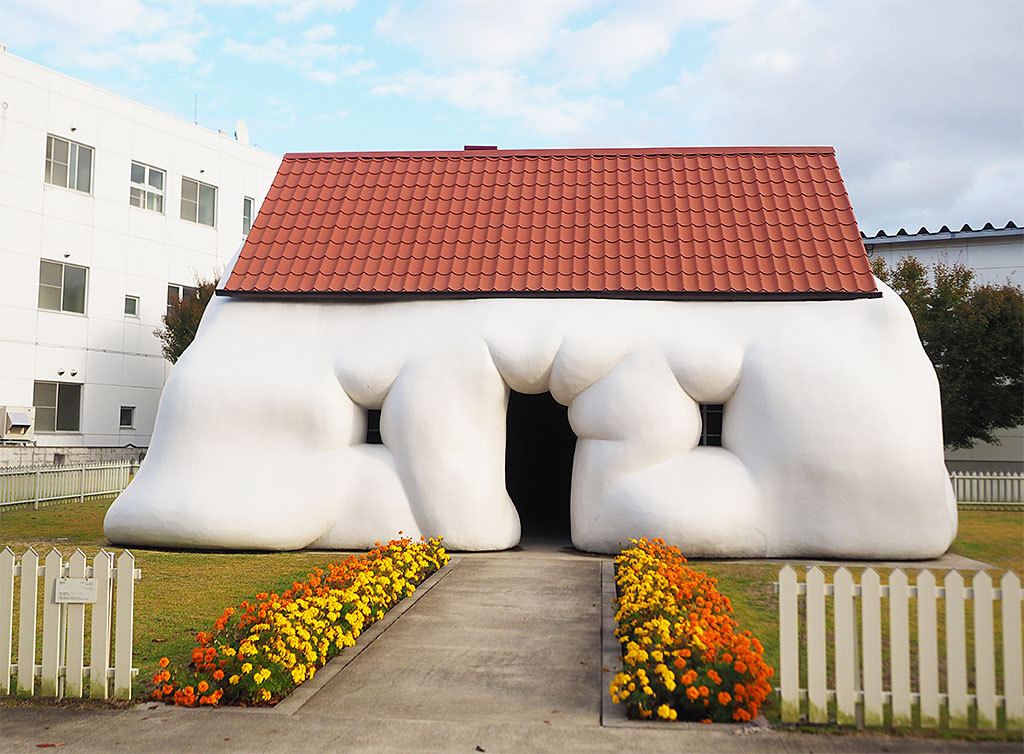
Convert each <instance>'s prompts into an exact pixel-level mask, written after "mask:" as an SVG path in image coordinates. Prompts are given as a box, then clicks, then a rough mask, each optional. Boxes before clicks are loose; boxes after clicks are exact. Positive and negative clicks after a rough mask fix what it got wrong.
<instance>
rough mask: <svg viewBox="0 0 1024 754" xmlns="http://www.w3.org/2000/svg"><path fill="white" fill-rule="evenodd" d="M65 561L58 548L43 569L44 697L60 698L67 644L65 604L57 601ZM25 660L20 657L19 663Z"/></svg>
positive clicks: (48, 557)
mask: <svg viewBox="0 0 1024 754" xmlns="http://www.w3.org/2000/svg"><path fill="white" fill-rule="evenodd" d="M62 565H63V559H62V558H61V554H60V552H59V551H58V550H57V549H56V548H54V549H52V550H50V552H49V553H47V555H46V567H45V568H44V569H43V673H42V680H41V681H40V683H39V693H40V694H42V695H43V696H58V695H59V688H58V679H59V677H60V664H61V663H60V661H61V658H62V657H63V654H64V653H63V651H62V650H63V649H64V647H63V644H64V641H63V639H64V630H63V629H64V617H65V616H64V613H65V609H64V605H58V604H57V602H56V601H55V600H54V598H53V594H54V586H55V585H56V582H57V579H58V578H59V577H60V576H62V575H63V574H62V573H61V571H62V570H63V568H62V567H61V566H62ZM20 659H21V658H20V657H19V660H20Z"/></svg>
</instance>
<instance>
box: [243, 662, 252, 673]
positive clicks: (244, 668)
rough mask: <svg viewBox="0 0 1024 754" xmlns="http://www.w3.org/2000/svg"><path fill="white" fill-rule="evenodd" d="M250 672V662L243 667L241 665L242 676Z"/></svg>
mask: <svg viewBox="0 0 1024 754" xmlns="http://www.w3.org/2000/svg"><path fill="white" fill-rule="evenodd" d="M251 670H252V663H251V662H247V663H245V664H244V665H242V675H245V674H246V673H248V672H250V671H251Z"/></svg>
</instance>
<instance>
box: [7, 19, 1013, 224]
mask: <svg viewBox="0 0 1024 754" xmlns="http://www.w3.org/2000/svg"><path fill="white" fill-rule="evenodd" d="M0 42H2V43H5V44H6V45H7V49H8V51H9V52H10V53H13V54H15V55H18V56H20V57H23V58H26V59H28V60H32V61H34V62H37V63H40V64H42V65H45V66H48V67H51V68H54V69H56V70H58V71H60V72H62V73H66V74H68V75H71V76H74V77H75V78H78V79H81V80H83V81H87V82H89V83H92V84H95V85H97V86H100V87H102V88H104V89H107V90H110V91H113V92H115V93H117V94H120V95H122V96H125V97H128V98H130V99H133V100H136V101H138V102H142V103H144V104H146V105H149V106H151V107H154V108H156V109H158V110H161V111H163V112H166V113H170V114H172V115H177V116H179V117H182V118H185V119H187V120H189V121H192V120H193V119H196V120H197V122H198V123H199V124H200V125H202V126H205V127H208V128H211V129H215V130H216V129H220V128H223V129H225V130H227V131H229V132H232V131H234V128H235V123H236V121H237V119H239V118H243V119H244V120H245V122H246V123H247V125H248V128H249V133H250V135H251V139H252V142H253V143H254V144H256V145H258V146H260V147H261V148H263V149H266V150H268V151H271V152H274V153H276V154H284V153H285V152H303V151H358V150H416V149H428V150H433V149H461V148H462V147H463V146H464V145H466V144H489V145H497V146H499V147H501V148H581V147H644V146H752V145H759V146H760V145H789V146H798V145H830V146H834V147H835V148H836V154H837V157H838V160H839V165H840V169H841V171H842V173H843V176H844V179H845V181H846V185H847V189H848V190H849V193H850V198H851V201H852V202H853V207H854V211H855V213H856V215H857V218H858V221H859V224H860V226H861V229H862V230H864V231H865V232H867V233H869V234H872V233H874V232H875V231H876V230H878V229H885V230H887V231H888V232H893V231H895V230H897V229H898V228H900V227H906V228H907V229H908V230H912V231H913V230H916V229H917V228H918V227H920V226H922V225H923V226H927V227H928V228H930V229H932V230H935V229H937V228H938V227H939V226H941V225H948V226H949V227H951V228H954V229H955V228H959V227H960V226H961V225H963V224H964V223H969V224H971V225H973V226H974V227H979V226H981V225H983V224H984V223H986V222H992V223H993V224H995V225H997V226H1000V227H1001V226H1002V225H1004V224H1005V223H1006V222H1007V221H1008V220H1013V221H1015V222H1016V223H1017V224H1018V225H1021V224H1024V2H1021V0H1007V1H1005V2H1004V1H1002V0H970V1H968V0H927V1H926V2H918V1H917V0H887V1H881V0H859V1H855V0H842V1H840V0H836V1H832V0H629V1H625V2H611V1H609V0H407V1H406V2H401V3H393V2H368V1H367V0H89V2H83V1H82V0H3V2H2V3H0Z"/></svg>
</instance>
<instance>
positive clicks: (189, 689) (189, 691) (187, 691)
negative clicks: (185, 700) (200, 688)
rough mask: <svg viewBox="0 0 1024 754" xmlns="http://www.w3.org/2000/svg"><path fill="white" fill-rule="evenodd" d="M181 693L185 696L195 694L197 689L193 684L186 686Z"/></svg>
mask: <svg viewBox="0 0 1024 754" xmlns="http://www.w3.org/2000/svg"><path fill="white" fill-rule="evenodd" d="M181 693H182V694H183V695H185V696H195V693H196V690H195V689H194V688H192V687H191V686H186V687H185V688H183V689H182V690H181Z"/></svg>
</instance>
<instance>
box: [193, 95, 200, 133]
mask: <svg viewBox="0 0 1024 754" xmlns="http://www.w3.org/2000/svg"><path fill="white" fill-rule="evenodd" d="M192 122H193V123H194V124H195V125H197V126H198V125H199V95H198V94H196V95H195V99H194V100H193V101H192Z"/></svg>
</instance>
